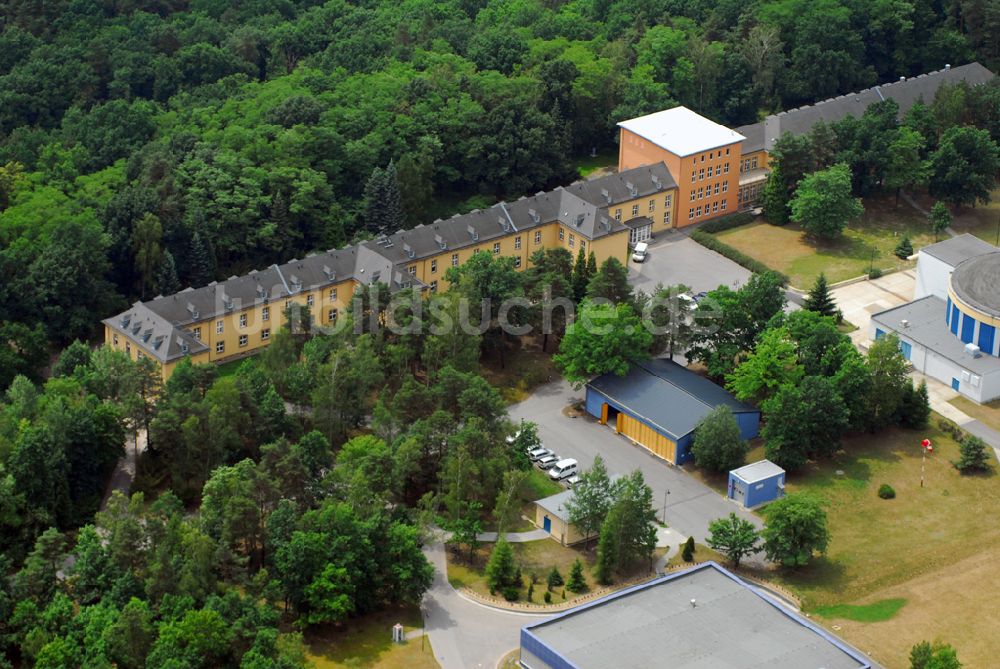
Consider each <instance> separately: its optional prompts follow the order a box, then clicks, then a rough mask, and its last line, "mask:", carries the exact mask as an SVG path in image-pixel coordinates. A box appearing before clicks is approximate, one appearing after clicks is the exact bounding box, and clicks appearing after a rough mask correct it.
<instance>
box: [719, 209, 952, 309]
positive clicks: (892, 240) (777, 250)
mask: <svg viewBox="0 0 1000 669" xmlns="http://www.w3.org/2000/svg"><path fill="white" fill-rule="evenodd" d="M903 236H908V237H909V238H910V241H911V242H912V243H913V247H914V250H916V249H919V248H920V247H922V246H926V245H927V244H931V243H933V242H934V235H933V234H932V233H931V231H930V227H929V225H928V223H927V219H926V218H925V217H924V216H923V214H921V213H919V212H917V211H916V210H914V209H913V208H912V207H909V206H908V205H906V203H901V204H900V205H899V207H894V206H893V199H892V198H882V197H879V198H870V199H868V200H866V201H865V213H864V215H863V216H862V218H861V220H860V221H857V222H854V223H852V224H851V225H849V226H848V228H847V230H845V231H844V235H843V237H842V238H841V239H839V240H836V241H833V242H815V241H812V240H810V239H807V238H806V236H805V234H804V233H803V232H802V229H801V228H800V227H799V226H797V225H787V226H783V227H779V226H774V225H770V224H769V223H763V222H761V223H753V224H751V225H747V226H743V227H739V228H734V229H732V230H726V231H725V232H721V233H719V234H718V237H719V239H721V240H722V241H724V242H726V243H727V244H729V245H730V246H732V247H734V248H736V249H738V250H740V251H742V252H743V253H746V254H747V255H749V256H751V257H753V258H756V259H757V260H759V261H761V262H762V263H764V264H765V265H767V266H768V267H771V268H772V269H776V270H778V271H779V272H784V273H785V274H787V275H788V276H789V277H790V279H791V282H792V285H793V286H795V287H797V288H802V289H808V288H809V287H810V286H811V285H812V283H813V281H814V280H815V279H816V277H817V276H819V273H820V272H824V273H825V274H826V278H827V280H829V281H830V282H831V283H835V282H837V281H843V280H845V279H851V278H853V277H856V276H860V275H862V274H867V273H868V269H869V267H871V265H872V264H873V254H874V266H875V267H877V268H879V269H882V270H887V269H895V268H898V267H903V266H908V265H907V263H905V262H904V261H901V260H900V259H899V258H897V257H896V256H895V255H893V253H892V251H893V249H895V248H896V245H897V244H898V243H899V241H900V240H901V239H902V238H903Z"/></svg>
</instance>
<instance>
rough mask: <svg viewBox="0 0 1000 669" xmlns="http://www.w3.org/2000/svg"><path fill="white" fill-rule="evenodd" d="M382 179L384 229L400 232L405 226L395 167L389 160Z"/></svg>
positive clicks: (401, 197) (404, 215)
mask: <svg viewBox="0 0 1000 669" xmlns="http://www.w3.org/2000/svg"><path fill="white" fill-rule="evenodd" d="M383 178H384V179H385V195H384V196H385V229H386V232H389V233H391V232H395V231H396V230H401V229H402V228H403V227H405V224H406V214H405V213H404V211H403V196H402V194H401V192H400V188H399V178H398V176H397V174H396V165H395V163H393V162H392V161H391V160H390V161H389V166H388V167H386V168H385V173H384V176H383Z"/></svg>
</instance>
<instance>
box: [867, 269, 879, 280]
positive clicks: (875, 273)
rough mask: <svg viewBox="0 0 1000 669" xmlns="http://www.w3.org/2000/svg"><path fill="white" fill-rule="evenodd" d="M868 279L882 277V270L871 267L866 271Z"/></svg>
mask: <svg viewBox="0 0 1000 669" xmlns="http://www.w3.org/2000/svg"><path fill="white" fill-rule="evenodd" d="M868 278H869V279H880V278H882V270H880V269H879V268H878V267H872V270H871V271H870V272H868Z"/></svg>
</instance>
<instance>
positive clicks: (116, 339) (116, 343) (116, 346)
mask: <svg viewBox="0 0 1000 669" xmlns="http://www.w3.org/2000/svg"><path fill="white" fill-rule="evenodd" d="M111 340H112V342H114V346H115V348H118V335H112V337H111Z"/></svg>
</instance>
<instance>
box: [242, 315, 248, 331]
mask: <svg viewBox="0 0 1000 669" xmlns="http://www.w3.org/2000/svg"><path fill="white" fill-rule="evenodd" d="M246 326H247V315H246V314H240V327H241V328H245V327H246Z"/></svg>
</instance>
